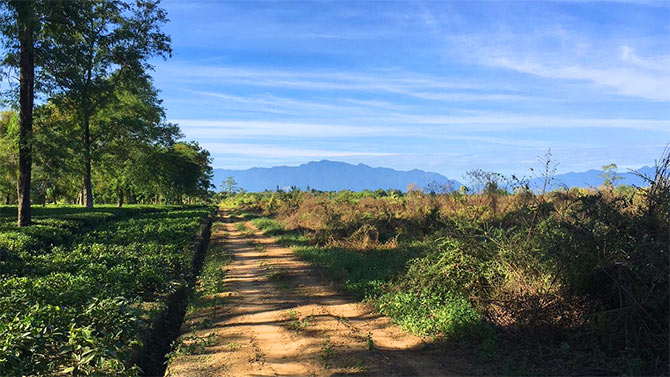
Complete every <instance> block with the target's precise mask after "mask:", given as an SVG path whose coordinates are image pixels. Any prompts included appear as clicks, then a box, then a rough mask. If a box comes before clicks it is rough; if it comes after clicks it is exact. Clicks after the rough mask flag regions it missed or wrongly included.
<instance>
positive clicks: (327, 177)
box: [214, 160, 461, 192]
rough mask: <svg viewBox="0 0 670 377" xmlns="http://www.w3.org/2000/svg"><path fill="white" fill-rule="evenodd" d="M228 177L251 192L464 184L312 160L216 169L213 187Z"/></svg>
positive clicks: (440, 177) (404, 188) (420, 173)
mask: <svg viewBox="0 0 670 377" xmlns="http://www.w3.org/2000/svg"><path fill="white" fill-rule="evenodd" d="M227 177H234V178H235V181H236V182H237V185H238V187H240V188H243V189H244V190H246V191H249V192H259V191H264V190H275V189H276V188H277V187H279V188H280V189H282V190H287V189H290V188H291V187H292V186H295V187H298V188H300V189H302V190H305V189H307V188H308V187H309V188H313V189H317V190H322V191H339V190H352V191H362V190H377V189H397V190H402V191H407V186H409V185H410V184H415V185H416V186H417V188H422V189H426V188H429V187H435V186H442V187H443V186H445V185H450V187H452V188H453V189H458V188H459V187H460V186H461V183H459V182H457V181H454V180H450V179H448V178H447V177H445V176H443V175H440V174H437V173H429V172H425V171H422V170H417V169H414V170H410V171H398V170H394V169H389V168H373V167H370V166H368V165H364V164H358V165H352V164H347V163H344V162H336V161H328V160H323V161H313V162H309V163H306V164H303V165H300V166H275V167H272V168H251V169H246V170H226V169H214V184H215V185H216V186H217V188H218V189H221V185H222V182H223V181H224V180H225V179H226V178H227Z"/></svg>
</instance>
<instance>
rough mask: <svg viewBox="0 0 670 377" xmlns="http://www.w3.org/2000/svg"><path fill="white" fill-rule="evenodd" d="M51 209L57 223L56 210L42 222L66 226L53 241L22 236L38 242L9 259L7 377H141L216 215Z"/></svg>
mask: <svg viewBox="0 0 670 377" xmlns="http://www.w3.org/2000/svg"><path fill="white" fill-rule="evenodd" d="M51 210H53V216H52V217H49V209H47V210H46V211H45V212H46V213H45V217H43V218H40V217H38V218H37V221H36V223H37V224H38V226H49V225H46V224H48V223H49V222H50V221H51V222H60V223H59V224H63V225H62V226H54V227H53V228H52V229H51V231H49V232H45V235H44V238H49V240H48V241H45V240H44V238H42V236H43V235H42V234H39V233H38V232H37V231H35V230H34V229H36V227H35V228H32V227H31V228H27V229H29V230H28V231H24V229H21V230H20V231H17V232H16V234H26V237H24V238H25V239H29V240H31V242H27V243H23V244H21V246H22V247H23V248H21V246H19V244H15V245H14V246H13V248H7V250H8V251H5V258H3V261H2V267H3V269H2V275H1V276H0V374H1V375H7V376H18V375H54V374H56V375H58V374H65V375H69V374H72V375H136V374H138V373H140V369H139V367H138V366H137V363H138V362H139V360H140V357H141V355H142V354H143V347H142V346H143V343H146V342H147V340H149V339H150V336H149V335H150V334H151V332H152V328H153V327H154V326H155V325H156V324H157V323H158V322H160V321H157V319H162V318H164V317H165V316H166V311H167V309H168V306H169V303H170V301H171V300H173V299H174V297H175V294H176V293H183V291H184V290H185V288H186V287H188V286H190V285H191V284H192V281H193V274H194V262H195V259H196V256H197V253H198V250H199V245H201V243H202V238H203V237H208V223H209V221H208V220H209V218H210V216H211V214H212V213H213V209H212V208H210V207H182V208H178V207H136V208H129V209H111V208H105V209H102V210H99V212H92V213H90V214H89V213H87V214H82V213H81V212H79V213H77V211H75V210H73V211H72V212H71V213H62V212H67V211H64V210H63V209H61V208H53V209H51ZM59 212H60V213H59ZM77 217H81V218H82V219H83V220H80V219H78V218H77ZM54 234H61V236H59V237H52V236H53V235H54ZM8 238H10V237H5V239H8ZM19 238H20V237H19ZM54 241H57V242H54ZM0 244H1V243H0ZM5 245H6V244H5ZM45 245H48V247H45ZM179 296H180V295H179Z"/></svg>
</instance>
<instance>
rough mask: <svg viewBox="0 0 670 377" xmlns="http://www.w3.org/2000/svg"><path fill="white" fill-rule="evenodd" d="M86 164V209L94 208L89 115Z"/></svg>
mask: <svg viewBox="0 0 670 377" xmlns="http://www.w3.org/2000/svg"><path fill="white" fill-rule="evenodd" d="M83 120H84V163H85V164H86V170H85V171H84V198H83V201H84V206H85V207H86V208H93V187H92V186H91V128H90V124H89V121H90V117H89V115H88V114H85V115H84V119H83Z"/></svg>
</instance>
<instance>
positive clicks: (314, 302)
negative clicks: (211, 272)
mask: <svg viewBox="0 0 670 377" xmlns="http://www.w3.org/2000/svg"><path fill="white" fill-rule="evenodd" d="M220 221H221V222H222V224H221V225H219V226H215V228H214V232H213V233H212V242H211V244H210V248H211V249H210V252H222V251H223V250H225V252H227V253H229V254H230V255H231V256H232V258H233V260H232V262H231V263H230V264H229V265H227V266H226V267H225V268H226V269H227V272H226V274H225V278H224V284H225V292H223V293H219V294H217V295H216V296H218V297H211V299H212V301H213V302H215V303H216V304H215V305H213V306H206V307H202V308H198V309H195V310H191V311H190V312H189V313H187V316H186V318H185V322H184V325H183V327H182V332H183V333H185V334H193V335H195V336H196V337H197V338H198V339H207V341H203V342H202V346H201V347H204V348H201V349H200V351H199V352H197V354H191V355H189V354H185V355H180V356H179V357H177V358H176V359H174V360H173V361H172V362H171V363H170V365H169V367H168V374H169V375H170V376H244V375H254V376H335V375H371V376H415V375H463V374H472V369H471V366H470V365H467V363H466V362H464V361H462V360H461V359H458V358H453V359H452V358H450V357H448V356H445V352H444V350H438V347H431V346H430V344H427V343H426V341H424V340H423V339H421V338H419V337H416V336H413V335H411V334H409V333H407V332H406V331H404V330H402V329H400V328H399V327H397V326H395V325H393V324H392V323H391V321H390V320H389V319H388V318H386V317H382V316H380V315H379V314H376V313H375V312H374V311H373V310H372V309H371V308H370V307H368V306H367V305H365V304H362V303H360V302H356V301H355V300H353V299H351V298H350V297H347V296H346V295H343V294H339V293H338V292H337V291H336V290H335V289H334V287H333V286H332V285H331V284H330V283H329V282H328V281H327V280H325V279H323V278H322V277H321V276H320V275H319V273H318V272H317V271H316V270H315V269H314V268H313V267H311V266H310V265H309V264H308V263H306V262H303V261H301V260H299V259H298V258H297V257H295V255H294V254H293V253H292V252H291V250H289V249H288V248H285V247H281V246H279V245H278V244H277V243H276V242H275V241H274V240H273V239H271V238H268V237H266V236H264V235H262V234H261V233H260V232H258V231H257V230H255V229H254V228H252V226H251V225H250V224H248V223H246V224H245V223H244V222H243V221H242V220H240V219H236V218H234V217H231V216H223V217H222V218H221V220H220ZM241 223H242V224H245V225H244V226H242V225H239V224H241ZM245 228H246V229H245Z"/></svg>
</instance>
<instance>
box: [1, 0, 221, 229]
mask: <svg viewBox="0 0 670 377" xmlns="http://www.w3.org/2000/svg"><path fill="white" fill-rule="evenodd" d="M0 9H1V13H0V32H1V34H2V37H3V43H4V48H5V52H6V54H5V56H4V59H3V61H2V63H3V67H4V71H3V73H4V75H5V77H6V78H8V81H9V82H10V87H9V89H8V90H6V91H5V92H4V93H3V99H4V101H5V106H9V107H11V108H13V109H17V110H18V112H17V111H8V112H5V113H3V114H2V117H1V119H0V195H2V201H3V203H6V204H11V203H18V207H19V211H18V218H19V220H18V223H19V226H23V225H28V224H30V221H31V216H30V203H31V201H34V202H38V203H40V204H45V203H56V202H66V203H78V204H82V205H84V206H86V207H88V208H92V207H93V204H94V198H95V202H105V203H110V202H116V203H118V204H119V205H123V203H126V202H130V203H178V204H181V203H183V202H191V201H193V200H197V199H199V198H203V197H204V196H206V195H207V194H208V190H209V188H210V186H211V184H210V179H211V176H212V169H211V167H210V157H209V153H208V152H207V151H206V150H203V149H202V148H201V147H200V146H199V145H198V144H197V143H194V142H193V143H187V142H178V140H179V139H180V138H182V137H183V135H182V134H181V132H180V130H179V127H178V126H177V125H175V124H171V123H168V122H166V120H165V109H164V108H163V107H162V101H161V99H160V98H159V96H158V90H157V89H156V88H155V87H154V85H153V79H152V77H151V72H152V71H153V66H152V65H151V64H150V62H149V61H150V59H152V58H156V57H162V58H164V59H166V58H168V57H170V56H171V53H172V50H171V47H170V37H169V36H168V35H166V34H165V33H164V32H163V31H162V30H161V27H162V26H163V25H164V24H165V23H166V22H167V21H168V20H167V14H166V12H165V11H164V10H163V9H162V8H161V7H160V6H159V1H151V0H150V1H136V2H126V1H120V0H83V1H54V0H34V1H13V0H0ZM17 81H18V86H17V85H16V82H17ZM35 98H37V102H35Z"/></svg>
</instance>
